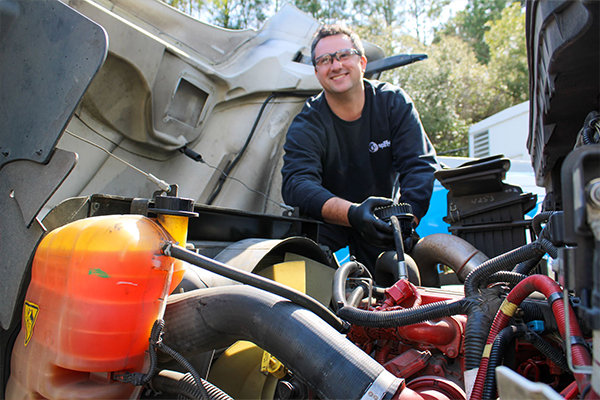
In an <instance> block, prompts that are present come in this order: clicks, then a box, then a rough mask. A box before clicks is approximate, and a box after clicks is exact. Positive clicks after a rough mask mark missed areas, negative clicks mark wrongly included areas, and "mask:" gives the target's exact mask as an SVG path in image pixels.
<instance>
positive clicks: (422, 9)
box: [406, 0, 450, 42]
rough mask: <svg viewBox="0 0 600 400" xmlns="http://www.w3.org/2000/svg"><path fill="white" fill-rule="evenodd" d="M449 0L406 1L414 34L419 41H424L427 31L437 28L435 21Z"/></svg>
mask: <svg viewBox="0 0 600 400" xmlns="http://www.w3.org/2000/svg"><path fill="white" fill-rule="evenodd" d="M449 4H450V0H410V1H408V2H406V11H407V14H408V15H409V16H410V20H411V21H412V23H413V24H414V36H415V37H416V38H417V40H419V41H420V42H426V41H427V38H428V35H429V31H431V30H433V29H434V28H437V27H436V26H434V21H437V20H438V19H439V18H440V16H441V15H442V12H443V10H444V8H446V7H448V5H449Z"/></svg>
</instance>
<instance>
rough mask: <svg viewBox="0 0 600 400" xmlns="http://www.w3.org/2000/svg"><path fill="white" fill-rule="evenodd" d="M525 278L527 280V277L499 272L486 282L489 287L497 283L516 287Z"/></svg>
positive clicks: (514, 273)
mask: <svg viewBox="0 0 600 400" xmlns="http://www.w3.org/2000/svg"><path fill="white" fill-rule="evenodd" d="M525 278H527V275H523V274H518V273H516V272H509V271H498V272H494V273H493V274H492V275H490V276H489V277H488V278H487V279H486V280H485V285H486V286H488V285H489V284H491V283H496V282H506V283H510V284H512V285H516V284H517V283H519V282H521V281H522V280H523V279H525Z"/></svg>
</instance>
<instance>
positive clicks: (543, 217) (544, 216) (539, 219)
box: [531, 211, 554, 237]
mask: <svg viewBox="0 0 600 400" xmlns="http://www.w3.org/2000/svg"><path fill="white" fill-rule="evenodd" d="M552 214H554V211H543V212H541V213H539V214H536V215H535V216H534V217H533V219H532V220H531V227H532V228H533V232H535V234H536V236H538V237H539V236H540V234H541V233H542V229H543V228H542V224H543V223H544V222H546V221H548V220H549V219H550V217H551V216H552Z"/></svg>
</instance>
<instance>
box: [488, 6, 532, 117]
mask: <svg viewBox="0 0 600 400" xmlns="http://www.w3.org/2000/svg"><path fill="white" fill-rule="evenodd" d="M487 25H488V26H489V28H490V29H489V31H487V32H486V33H485V35H484V39H485V43H487V45H488V46H489V49H490V62H489V64H488V69H489V72H490V78H491V82H492V85H493V87H494V88H495V90H496V91H497V99H496V103H497V104H498V105H499V108H500V109H504V108H506V107H510V106H513V105H515V104H518V103H521V102H523V101H526V100H527V99H528V98H529V72H528V68H527V44H526V42H525V12H524V10H523V8H522V7H521V4H520V3H513V4H511V5H510V6H509V7H507V8H505V9H504V10H503V11H502V16H501V18H500V19H498V20H495V21H489V22H488V23H487Z"/></svg>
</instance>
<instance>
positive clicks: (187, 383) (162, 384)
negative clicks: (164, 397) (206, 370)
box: [151, 370, 233, 400]
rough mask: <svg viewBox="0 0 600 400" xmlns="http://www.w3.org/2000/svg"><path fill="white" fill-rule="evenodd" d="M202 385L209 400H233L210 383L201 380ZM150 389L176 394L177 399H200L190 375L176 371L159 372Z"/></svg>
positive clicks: (200, 396)
mask: <svg viewBox="0 0 600 400" xmlns="http://www.w3.org/2000/svg"><path fill="white" fill-rule="evenodd" d="M202 385H203V386H204V388H205V389H206V391H207V392H208V398H209V399H210V400H233V399H232V398H231V397H229V395H228V394H227V393H225V392H223V391H222V390H221V389H219V388H218V387H216V386H214V385H213V384H211V383H210V382H208V381H206V380H204V379H202ZM151 387H152V389H154V390H156V391H159V392H162V393H167V394H176V395H178V398H184V399H200V398H202V391H201V390H200V388H199V387H198V385H196V382H195V381H194V378H193V377H192V375H191V374H190V373H187V374H184V373H182V372H177V371H169V370H163V371H160V372H159V373H158V374H157V375H156V376H155V377H154V378H152V382H151Z"/></svg>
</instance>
